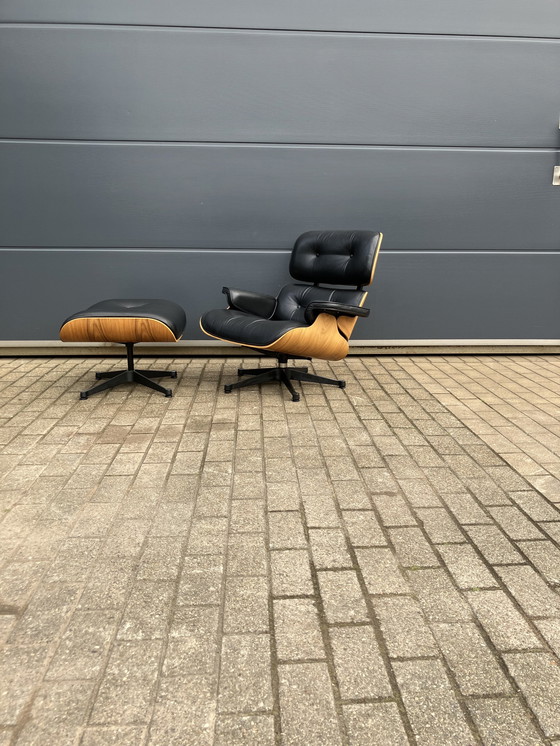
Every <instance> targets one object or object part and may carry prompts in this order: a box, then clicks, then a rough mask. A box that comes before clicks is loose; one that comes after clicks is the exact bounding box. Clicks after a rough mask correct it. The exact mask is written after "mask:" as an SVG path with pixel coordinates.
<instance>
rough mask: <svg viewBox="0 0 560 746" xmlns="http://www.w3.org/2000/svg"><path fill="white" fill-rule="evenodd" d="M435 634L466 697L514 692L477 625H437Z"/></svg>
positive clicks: (433, 628) (433, 627)
mask: <svg viewBox="0 0 560 746" xmlns="http://www.w3.org/2000/svg"><path fill="white" fill-rule="evenodd" d="M432 631H433V633H434V635H435V637H436V640H437V642H438V644H439V646H440V648H441V650H442V652H443V654H444V656H445V658H446V660H447V663H448V664H449V667H450V668H451V670H452V671H453V674H454V675H455V678H456V679H457V683H458V684H459V688H460V690H461V692H462V694H465V695H472V694H477V695H483V694H485V695H487V694H507V693H510V692H511V686H510V684H509V682H508V680H507V678H506V677H505V675H504V674H503V672H502V670H501V669H500V667H499V665H498V663H497V661H496V659H495V658H494V656H493V654H492V652H491V650H490V648H489V647H488V646H487V645H486V642H485V641H484V638H483V637H482V635H481V634H480V632H479V631H478V630H477V628H476V626H475V625H474V624H472V623H467V624H433V625H432Z"/></svg>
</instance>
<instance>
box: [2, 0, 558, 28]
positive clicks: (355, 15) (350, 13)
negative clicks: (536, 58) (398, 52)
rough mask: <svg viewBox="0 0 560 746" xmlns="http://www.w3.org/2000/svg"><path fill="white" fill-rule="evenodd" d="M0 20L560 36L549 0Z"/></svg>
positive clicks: (165, 7)
mask: <svg viewBox="0 0 560 746" xmlns="http://www.w3.org/2000/svg"><path fill="white" fill-rule="evenodd" d="M0 21H10V22H14V21H16V22H17V21H23V22H25V21H28V22H39V23H112V24H146V25H155V26H176V25H177V26H215V27H221V28H271V29H296V30H298V29H303V30H319V31H320V30H325V31H338V30H341V31H378V32H379V31H387V32H397V33H399V32H400V33H433V34H438V33H440V34H441V33H443V34H494V35H503V36H556V37H558V36H560V7H559V5H558V2H557V0H532V2H527V0H463V1H462V2H457V1H455V2H450V1H449V0H415V2H412V3H411V2H410V0H329V2H325V1H324V0H282V2H276V3H275V2H272V1H271V0H268V1H263V0H238V2H231V0H199V2H192V1H191V2H185V0H158V1H157V2H154V0H96V1H95V2H89V3H87V2H81V3H80V2H76V0H2V3H1V4H0Z"/></svg>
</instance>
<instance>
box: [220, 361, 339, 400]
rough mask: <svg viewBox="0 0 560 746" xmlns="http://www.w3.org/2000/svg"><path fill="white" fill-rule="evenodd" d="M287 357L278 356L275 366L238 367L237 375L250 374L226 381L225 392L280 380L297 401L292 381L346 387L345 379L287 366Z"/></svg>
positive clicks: (297, 396)
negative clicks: (235, 381) (230, 381)
mask: <svg viewBox="0 0 560 746" xmlns="http://www.w3.org/2000/svg"><path fill="white" fill-rule="evenodd" d="M287 360H288V358H287V357H286V356H282V357H279V363H278V365H277V366H276V368H239V369H238V371H237V375H238V376H251V377H250V378H245V379H244V380H243V381H237V383H228V384H226V385H225V386H224V391H225V393H226V394H231V392H232V391H233V390H234V389H242V388H245V387H246V386H260V385H261V384H262V383H268V382H269V381H280V382H281V383H282V384H283V385H284V386H285V387H286V388H287V389H288V391H289V392H290V394H291V396H292V401H299V400H300V395H299V394H298V393H297V391H296V390H295V389H294V387H293V386H292V381H307V382H308V383H322V384H327V385H329V386H338V387H339V388H341V389H343V388H345V387H346V381H339V380H337V379H336V378H324V377H323V376H316V375H313V374H312V373H308V372H307V371H308V369H307V368H289V367H288V366H287V364H286V363H287Z"/></svg>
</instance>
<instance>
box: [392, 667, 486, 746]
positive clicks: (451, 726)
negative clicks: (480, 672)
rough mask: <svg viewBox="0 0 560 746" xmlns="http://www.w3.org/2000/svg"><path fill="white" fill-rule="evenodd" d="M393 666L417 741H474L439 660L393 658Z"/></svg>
mask: <svg viewBox="0 0 560 746" xmlns="http://www.w3.org/2000/svg"><path fill="white" fill-rule="evenodd" d="M393 668H394V670H395V675H396V677H397V682H398V685H399V688H400V690H401V693H402V697H403V701H404V705H405V707H406V710H407V714H408V717H409V718H410V722H411V725H412V729H413V731H414V733H415V735H416V738H417V740H418V742H419V743H423V744H429V745H430V746H443V744H450V745H451V744H464V745H465V746H467V744H468V745H469V746H470V745H471V744H473V743H474V737H473V734H472V733H471V732H470V730H469V727H468V725H467V723H466V721H465V718H464V715H463V713H462V711H461V708H460V706H459V703H458V701H457V699H456V697H455V695H454V693H453V690H452V689H451V685H450V683H449V681H448V679H447V676H446V674H445V671H444V669H443V666H442V664H441V663H440V661H437V660H419V661H403V662H394V663H393Z"/></svg>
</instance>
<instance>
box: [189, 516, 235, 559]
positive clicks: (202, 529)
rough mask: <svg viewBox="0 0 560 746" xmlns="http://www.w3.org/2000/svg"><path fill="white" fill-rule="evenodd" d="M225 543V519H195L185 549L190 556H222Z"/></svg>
mask: <svg viewBox="0 0 560 746" xmlns="http://www.w3.org/2000/svg"><path fill="white" fill-rule="evenodd" d="M226 542H227V519H226V518H195V519H194V520H193V522H192V528H191V533H190V536H189V543H188V545H187V549H188V551H189V553H192V554H222V552H223V551H224V549H225V545H226Z"/></svg>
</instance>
